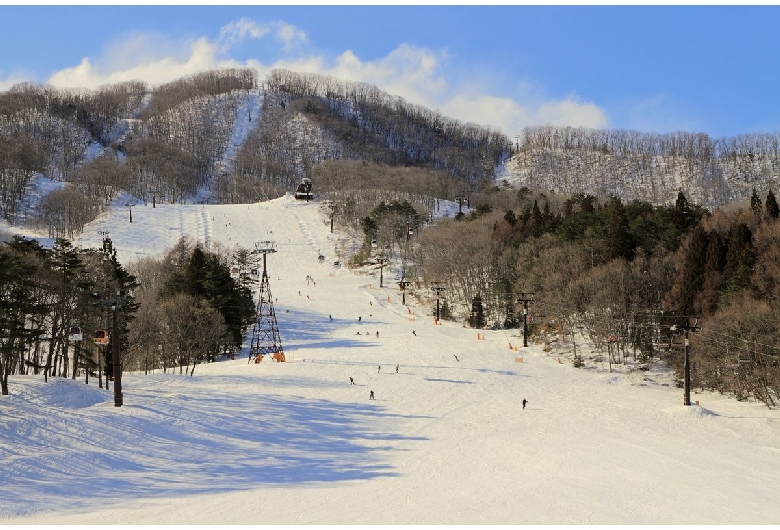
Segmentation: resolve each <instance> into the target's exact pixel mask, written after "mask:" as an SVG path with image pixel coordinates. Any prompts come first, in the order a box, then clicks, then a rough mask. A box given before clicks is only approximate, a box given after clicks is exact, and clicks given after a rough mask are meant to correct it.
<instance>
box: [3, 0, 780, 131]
mask: <svg viewBox="0 0 780 530" xmlns="http://www.w3.org/2000/svg"><path fill="white" fill-rule="evenodd" d="M778 28H780V7H778V6H752V7H738V6H660V5H659V6H577V5H574V6H522V5H517V6H488V7H479V6H441V5H439V6H435V5H434V6H412V5H396V6H382V7H372V6H325V5H309V6H291V5H286V6H241V5H233V6H226V7H220V6H154V5H146V6H143V5H138V6H118V7H110V6H34V5H28V6H0V90H8V89H9V88H10V87H11V86H12V85H13V84H14V83H17V82H20V81H36V82H44V83H51V84H54V85H57V86H63V87H64V86H72V87H87V88H95V87H97V86H99V85H101V84H106V83H113V82H119V81H125V80H128V79H142V80H144V81H147V82H148V83H150V84H152V85H155V84H160V83H164V82H167V81H170V80H173V79H175V78H178V77H181V76H184V75H190V74H192V73H195V72H197V71H200V70H204V69H212V68H219V67H223V66H249V67H253V68H256V69H257V70H258V71H259V72H260V73H261V75H262V74H264V73H265V72H267V71H269V70H270V69H273V68H287V69H290V70H296V71H309V72H315V73H321V74H327V75H333V76H335V77H338V78H341V79H344V80H349V81H360V82H367V83H371V84H374V85H376V86H378V87H379V88H381V89H383V90H385V91H387V92H389V93H391V94H394V95H399V96H402V97H404V98H405V99H406V100H408V101H411V102H414V103H418V104H421V105H425V106H427V107H430V108H432V109H436V110H438V111H439V112H441V113H442V114H444V115H446V116H450V117H453V118H457V119H459V120H461V121H464V122H468V121H471V122H476V123H479V124H481V125H488V126H493V127H496V128H499V129H501V130H502V131H503V132H505V133H506V134H508V135H510V136H514V135H515V134H519V133H521V132H522V129H523V127H526V126H531V125H538V124H544V123H553V124H557V125H572V126H584V127H594V128H614V129H630V130H637V131H642V132H657V133H666V132H671V131H677V130H684V131H690V132H704V133H707V134H709V135H710V136H713V137H721V136H736V135H740V134H748V133H758V132H777V131H780V105H778V104H777V103H776V101H777V98H778V95H779V94H780V30H779V29H778Z"/></svg>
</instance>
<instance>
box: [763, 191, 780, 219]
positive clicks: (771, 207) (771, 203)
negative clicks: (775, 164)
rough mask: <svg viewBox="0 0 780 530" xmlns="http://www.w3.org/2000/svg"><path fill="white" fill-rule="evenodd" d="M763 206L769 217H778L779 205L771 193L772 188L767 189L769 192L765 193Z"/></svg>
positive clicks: (779, 212) (779, 213)
mask: <svg viewBox="0 0 780 530" xmlns="http://www.w3.org/2000/svg"><path fill="white" fill-rule="evenodd" d="M764 207H765V208H766V214H767V216H768V217H769V218H771V219H777V218H778V217H780V206H778V205H777V200H776V199H775V194H774V193H772V190H769V193H767V195H766V202H765V203H764Z"/></svg>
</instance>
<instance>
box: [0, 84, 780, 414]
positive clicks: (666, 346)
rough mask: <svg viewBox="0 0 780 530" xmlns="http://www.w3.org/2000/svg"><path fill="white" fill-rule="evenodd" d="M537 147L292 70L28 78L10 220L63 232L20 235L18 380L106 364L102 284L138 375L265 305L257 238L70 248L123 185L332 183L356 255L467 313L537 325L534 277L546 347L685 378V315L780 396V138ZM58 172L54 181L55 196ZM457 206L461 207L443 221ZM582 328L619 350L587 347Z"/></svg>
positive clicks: (3, 165)
mask: <svg viewBox="0 0 780 530" xmlns="http://www.w3.org/2000/svg"><path fill="white" fill-rule="evenodd" d="M238 133H241V134H238ZM514 140H515V141H514V142H512V141H511V140H510V138H509V137H508V136H506V135H504V134H502V133H500V132H497V131H495V130H492V129H491V128H487V127H481V126H477V125H475V124H463V123H460V122H458V121H456V120H453V119H450V118H446V117H444V116H441V115H440V114H438V113H437V112H434V111H431V110H429V109H426V108H423V107H420V106H418V105H414V104H411V103H409V102H406V101H405V100H403V99H401V98H398V97H395V96H392V95H389V94H387V93H384V92H382V91H381V90H379V89H378V88H376V87H374V86H371V85H367V84H361V83H347V82H343V81H340V80H338V79H335V78H330V77H325V76H317V75H310V74H300V73H294V72H289V71H284V70H277V71H273V72H271V73H270V74H269V75H268V76H267V77H266V78H264V79H259V78H258V77H257V74H256V73H255V72H254V71H252V70H247V69H228V70H219V71H211V72H204V73H201V74H197V75H194V76H191V77H188V78H183V79H180V80H177V81H175V82H172V83H168V84H165V85H161V86H157V87H149V86H147V85H146V84H144V83H140V82H130V83H119V84H115V85H110V86H105V87H102V88H100V89H98V90H94V91H87V90H81V91H79V90H62V89H58V88H54V87H51V86H46V85H39V84H32V83H24V84H20V85H17V86H14V87H13V88H12V89H11V90H9V91H7V92H3V93H0V215H1V216H2V218H3V219H4V220H5V221H7V222H9V223H11V224H30V225H32V226H34V227H37V228H39V229H43V230H45V231H48V233H49V235H50V237H52V238H55V239H56V241H57V243H56V244H55V245H54V247H53V248H52V249H42V248H40V247H38V246H37V244H36V243H34V242H32V241H27V240H23V239H20V238H14V239H9V241H7V242H6V243H5V244H3V245H0V259H2V260H3V267H2V268H1V269H0V304H2V306H0V315H2V316H1V317H0V318H2V320H0V328H1V329H2V339H0V348H2V357H1V358H0V362H2V373H3V374H4V378H3V385H4V386H3V390H4V391H5V390H7V389H6V385H5V382H4V381H5V380H6V379H7V375H8V374H12V373H27V372H32V373H39V372H43V373H44V374H46V375H47V376H48V375H58V376H69V377H74V376H75V375H76V372H77V371H80V372H81V373H84V374H86V376H88V374H89V373H98V374H99V373H100V369H99V368H96V367H95V363H99V364H100V363H102V365H103V366H102V367H103V369H106V366H104V365H105V364H106V362H104V361H106V360H105V359H103V360H101V357H100V355H99V354H98V352H97V351H90V352H80V351H79V352H77V351H75V349H74V348H75V346H74V345H72V344H70V343H69V341H68V340H67V339H68V337H67V335H68V333H67V330H68V328H69V327H70V325H71V324H72V323H73V322H80V323H83V324H84V325H85V326H88V328H89V329H93V328H94V327H95V326H97V325H100V324H101V322H103V321H104V320H105V318H106V311H105V304H104V305H103V306H101V303H100V299H101V297H102V299H103V300H106V299H107V298H106V297H109V298H110V297H111V294H110V293H115V292H116V291H117V290H119V291H125V293H126V296H128V297H129V299H131V301H132V303H128V306H127V310H125V311H123V312H122V315H123V316H122V322H121V325H122V326H123V330H124V331H126V333H123V337H125V338H123V340H125V341H127V344H123V351H125V352H126V354H125V355H126V361H125V362H126V363H127V366H128V367H132V369H139V370H142V369H147V367H148V366H160V363H162V366H163V367H165V369H168V368H171V369H173V368H174V367H178V368H179V369H180V370H187V371H188V372H189V373H192V370H194V367H195V366H196V365H197V363H199V362H204V361H208V360H213V359H214V358H215V357H216V356H217V355H222V354H229V353H230V352H231V351H232V350H233V349H234V348H235V347H237V345H240V343H241V340H240V339H241V337H242V333H244V332H245V326H246V324H247V322H249V321H250V320H251V317H252V311H253V309H252V307H251V306H252V303H251V295H250V294H249V293H250V288H251V285H250V284H251V280H250V279H249V278H247V276H246V275H245V274H244V275H240V276H239V277H234V276H235V275H233V276H231V275H230V274H229V272H228V271H229V269H230V268H233V267H236V266H237V265H236V264H237V263H243V264H244V265H246V261H247V259H248V256H247V253H246V252H240V251H236V252H235V253H230V252H226V251H224V250H218V251H216V252H212V251H207V250H205V249H203V248H201V247H200V246H198V245H197V244H195V243H193V242H189V241H182V242H180V243H179V244H178V245H177V246H176V248H174V249H172V250H171V251H170V252H169V254H168V255H166V256H165V257H164V258H163V259H162V261H159V262H158V261H154V260H152V261H148V262H142V263H134V264H129V265H128V269H127V270H130V271H131V272H127V271H126V270H125V269H124V268H123V267H122V265H121V264H119V263H116V260H115V258H113V257H111V256H110V255H108V256H106V254H105V253H104V252H102V251H94V252H92V251H81V250H74V249H73V248H72V247H70V246H69V240H70V239H72V238H74V237H75V236H76V235H78V234H79V233H81V232H82V231H83V230H84V228H85V227H86V225H87V224H88V223H89V222H90V221H91V220H93V219H95V218H96V217H97V216H98V215H99V214H100V213H101V212H102V211H104V210H105V209H106V208H107V207H108V206H109V204H110V203H111V201H112V200H114V198H115V197H117V196H118V194H119V193H120V192H121V191H124V192H126V193H128V194H129V195H131V196H132V197H134V200H136V201H150V202H153V201H157V202H161V203H162V202H168V203H184V202H188V201H192V200H193V199H194V198H195V197H206V198H208V200H210V201H214V202H220V203H242V202H253V201H258V200H267V199H270V198H275V197H278V196H281V195H283V194H285V193H287V192H291V191H293V190H294V189H295V187H296V185H297V184H298V183H299V182H300V180H301V179H302V178H310V179H312V181H313V182H314V189H315V193H316V194H317V195H318V197H319V199H320V200H322V201H323V202H324V201H325V200H327V201H328V202H327V203H326V204H327V205H326V206H324V207H323V213H324V215H326V216H331V217H332V218H333V220H334V222H335V223H336V224H337V225H338V226H339V229H340V230H343V231H345V233H347V234H350V235H351V236H352V237H354V238H355V239H356V240H358V241H359V243H360V244H358V245H357V249H356V250H355V249H353V248H349V249H348V248H346V247H345V248H341V249H340V252H341V254H342V255H343V256H344V257H345V258H348V259H345V260H344V261H345V262H346V263H348V264H349V265H350V266H354V267H357V266H364V265H367V264H369V265H370V264H371V263H376V258H377V253H378V252H382V253H383V255H385V256H386V257H389V258H391V259H396V260H398V263H399V264H400V267H401V270H402V273H403V274H404V275H405V276H406V277H407V278H410V279H414V280H415V281H414V283H415V284H416V285H418V286H419V287H420V288H419V289H417V290H415V291H413V292H412V294H411V295H412V296H419V297H421V298H425V297H426V296H428V297H429V296H430V293H427V294H426V291H425V289H423V288H422V287H423V286H425V285H428V284H429V282H434V281H435V282H441V285H443V286H444V287H445V288H446V297H445V300H444V307H443V316H444V317H445V318H452V319H458V320H462V321H463V322H464V323H467V324H469V325H472V326H475V327H489V328H504V329H511V328H516V327H517V326H518V325H519V320H520V318H522V317H521V316H519V314H518V304H517V297H518V293H534V301H533V305H532V308H531V311H530V317H529V322H530V324H531V329H532V333H534V336H535V340H538V341H542V342H544V343H545V344H546V346H545V347H546V348H548V349H550V350H551V351H559V350H561V348H563V349H566V351H571V352H573V359H574V362H575V364H576V365H577V366H588V364H589V363H594V362H605V361H606V362H607V363H608V364H609V366H610V367H611V366H612V365H613V363H622V362H625V360H626V359H627V358H631V359H633V361H635V362H636V363H638V364H639V365H640V366H642V367H647V366H649V365H650V364H651V363H653V362H658V361H663V362H666V363H667V364H668V365H669V366H672V367H673V368H674V369H675V370H677V371H678V373H679V370H680V367H681V355H680V348H681V346H680V345H679V344H680V342H681V340H682V337H681V335H680V333H673V332H672V331H679V330H680V329H687V328H688V327H690V328H691V329H692V330H694V332H692V333H691V337H690V343H691V347H692V349H693V352H694V356H693V372H692V376H693V381H694V384H695V385H697V386H699V387H701V388H707V389H714V390H717V391H720V392H726V393H733V394H734V395H736V396H738V397H740V398H745V397H754V398H756V399H759V400H761V401H763V402H765V403H767V405H768V406H772V405H774V404H776V400H777V399H778V391H779V390H780V367H779V363H780V356H779V355H778V349H777V347H776V346H773V344H778V340H777V339H778V338H780V337H779V336H778V335H780V325H778V322H780V318H778V317H779V316H780V315H778V307H780V304H778V303H777V301H778V298H777V297H778V294H780V292H779V291H778V289H780V288H778V285H780V270H778V265H777V263H779V262H780V261H778V258H780V256H779V255H778V252H780V251H779V250H778V249H779V248H780V246H779V245H778V243H780V241H778V237H779V236H778V221H777V218H778V206H777V201H776V198H775V195H774V193H773V190H776V189H778V181H779V179H780V163H779V162H778V159H779V157H780V153H779V152H778V151H780V135H778V134H749V135H743V136H739V137H735V138H723V139H712V138H709V137H708V136H707V135H704V134H700V133H688V132H677V133H671V134H651V133H639V132H634V131H614V130H590V129H581V128H572V127H553V126H539V127H529V128H526V129H524V130H523V131H521V134H518V135H517V136H515V137H514ZM41 176H44V177H45V178H48V179H49V180H50V181H52V182H53V183H54V186H53V188H54V190H53V191H51V192H50V193H48V194H46V195H45V196H41V197H37V196H36V193H35V191H36V190H35V184H36V182H37V180H36V179H38V178H40V177H41ZM510 183H511V184H510ZM204 191H205V192H206V193H203V192H204ZM442 200H449V201H453V200H457V201H459V202H460V204H461V208H460V210H461V212H460V213H459V214H458V215H457V216H456V217H455V218H454V219H444V220H437V218H438V217H439V214H440V210H439V208H440V203H441V201H442ZM12 264H13V265H12ZM109 264H110V265H109ZM244 265H241V266H240V267H239V269H241V270H243V269H244V268H246V267H244ZM20 293H25V295H29V296H26V298H20ZM94 293H97V294H94ZM225 296H227V297H228V298H230V301H229V303H228V302H227V301H226V300H225V298H224V297H225ZM476 298H479V300H480V302H481V307H480V311H479V312H478V314H476V313H475V312H474V311H473V309H474V307H475V306H474V301H475V299H476ZM22 299H24V300H31V301H30V302H27V301H25V302H24V303H21V302H19V300H22ZM180 308H186V310H187V311H188V312H187V313H182V312H181V311H180ZM230 308H232V309H230ZM135 322H140V323H143V325H137V324H135ZM193 322H199V323H200V324H199V325H198V326H197V327H198V329H209V330H212V331H213V334H212V335H209V336H208V337H199V338H198V341H199V342H198V344H201V345H203V346H202V347H196V346H193V344H191V343H188V342H187V340H188V339H190V338H191V337H192V336H194V333H195V331H194V330H189V328H188V327H187V326H188V325H189V324H192V323H193ZM103 325H106V324H103ZM161 326H162V327H161ZM174 329H175V330H178V331H176V332H174V331H172V330H174ZM187 330H189V331H187ZM699 330H700V331H699ZM582 340H586V341H587V342H588V345H589V346H590V347H591V348H592V349H594V350H595V351H596V352H597V355H596V356H594V357H593V358H585V357H584V356H583V355H582V354H581V351H582V350H581V349H580V350H578V343H577V342H578V341H582ZM185 351H187V352H188V353H187V354H186V355H185V354H184V353H182V352H185ZM561 351H562V350H561ZM74 367H75V369H74Z"/></svg>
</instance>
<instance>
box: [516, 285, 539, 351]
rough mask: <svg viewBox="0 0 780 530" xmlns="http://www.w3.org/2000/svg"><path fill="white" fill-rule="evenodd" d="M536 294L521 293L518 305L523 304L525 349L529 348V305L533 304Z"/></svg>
mask: <svg viewBox="0 0 780 530" xmlns="http://www.w3.org/2000/svg"><path fill="white" fill-rule="evenodd" d="M534 302H535V300H534V293H519V296H518V297H517V303H518V304H523V348H527V347H528V304H533V303H534Z"/></svg>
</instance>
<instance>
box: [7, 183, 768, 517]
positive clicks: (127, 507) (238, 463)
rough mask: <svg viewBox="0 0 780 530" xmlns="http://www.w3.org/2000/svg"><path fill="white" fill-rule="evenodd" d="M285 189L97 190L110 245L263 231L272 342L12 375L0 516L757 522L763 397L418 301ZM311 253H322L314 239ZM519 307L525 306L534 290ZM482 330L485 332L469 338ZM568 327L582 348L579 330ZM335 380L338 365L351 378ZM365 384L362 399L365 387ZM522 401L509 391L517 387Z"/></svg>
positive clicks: (88, 239)
mask: <svg viewBox="0 0 780 530" xmlns="http://www.w3.org/2000/svg"><path fill="white" fill-rule="evenodd" d="M322 206H323V205H322V204H321V203H318V202H311V203H306V202H301V201H295V200H293V199H292V198H291V197H289V196H287V197H282V198H279V199H275V200H271V201H266V202H262V203H253V204H236V205H214V204H204V205H200V204H196V205H160V204H158V205H156V207H152V205H151V203H149V204H147V205H139V206H137V207H135V208H133V223H132V224H131V223H129V222H127V219H126V213H127V212H126V211H124V210H123V209H117V210H112V212H111V213H110V215H104V216H102V217H101V218H100V219H99V220H98V221H97V222H95V223H91V224H89V225H87V226H86V228H85V231H84V233H83V234H82V235H81V236H79V237H78V238H76V239H75V244H77V245H79V246H84V247H94V246H96V245H98V244H99V242H100V238H101V234H100V232H101V231H103V232H109V233H110V235H111V238H112V240H113V242H114V245H115V247H116V249H117V252H118V255H119V257H120V259H121V260H122V261H123V262H124V263H129V262H132V261H133V260H135V259H137V258H142V257H152V256H160V255H161V254H162V253H163V252H164V251H166V249H167V248H168V247H169V246H170V245H171V244H172V243H173V242H175V241H176V240H178V239H179V238H180V237H181V236H182V235H187V236H189V237H190V238H192V239H193V240H195V241H198V242H200V244H202V245H203V246H212V247H214V246H215V245H216V242H221V244H224V245H233V244H240V245H243V246H245V247H249V248H251V247H252V245H253V244H254V243H255V242H257V241H263V240H266V239H268V240H274V241H275V243H276V245H277V247H276V248H277V252H275V253H273V254H270V255H269V256H268V275H269V284H270V289H271V291H272V293H273V296H274V300H275V309H276V316H277V320H278V326H279V331H280V336H281V341H282V345H283V348H284V353H285V357H286V362H283V363H281V362H272V360H271V359H270V358H266V359H264V360H263V361H262V362H261V363H259V364H256V363H254V362H253V363H248V362H247V361H248V359H247V353H248V343H245V344H244V347H243V348H242V350H241V351H240V352H239V354H238V356H237V357H236V358H235V359H233V360H231V359H229V358H228V359H222V360H220V361H218V362H214V363H208V364H203V365H200V366H199V367H198V369H197V370H196V371H195V372H194V375H192V376H188V375H182V374H179V373H177V372H174V373H172V372H171V371H168V372H167V373H163V372H162V371H161V370H160V369H159V368H158V369H155V370H153V371H150V372H149V373H147V374H145V373H143V371H140V372H128V373H125V375H124V378H123V391H124V404H123V406H122V407H115V406H114V403H113V399H112V393H111V391H110V390H108V389H105V388H98V386H97V385H96V384H95V381H94V379H91V380H90V382H89V384H85V382H84V380H83V378H81V377H80V378H79V379H77V380H71V379H65V378H50V379H49V381H48V382H44V380H43V378H42V376H33V375H25V376H22V375H16V376H12V377H11V379H10V382H9V384H10V387H11V392H10V395H8V396H1V397H0V461H2V462H3V465H2V466H0V483H2V492H3V494H2V495H0V521H2V522H3V523H4V524H11V525H21V524H47V525H48V524H101V525H103V524H183V525H190V524H775V523H776V522H777V521H778V520H780V506H778V504H777V502H776V489H777V488H776V482H777V477H778V476H780V458H778V455H780V441H779V440H780V423H779V422H778V418H777V411H776V410H769V409H768V408H767V407H765V406H763V405H761V404H758V403H755V402H739V401H736V400H733V399H730V398H728V397H725V396H721V395H719V394H718V393H713V392H697V393H695V394H694V396H693V399H695V401H696V404H695V405H694V406H690V407H686V406H683V405H682V391H681V389H679V388H676V387H675V385H674V383H673V381H672V379H671V378H669V377H668V375H666V373H665V372H662V371H657V370H650V371H646V372H643V371H640V370H638V369H636V368H637V366H636V364H634V363H633V362H632V361H631V360H630V359H629V360H628V361H627V362H626V363H625V364H623V365H621V366H619V367H614V369H613V370H612V371H610V370H609V369H608V368H610V367H608V366H607V365H606V363H604V362H602V363H600V364H599V363H592V364H589V365H588V366H587V367H586V368H584V369H578V368H575V367H573V366H572V362H571V360H572V356H571V355H572V354H571V344H570V343H566V341H565V340H562V341H561V342H560V343H555V344H554V345H553V347H552V349H550V350H549V351H545V349H544V348H543V345H542V344H535V343H533V342H532V343H530V344H529V346H528V347H527V348H524V347H523V346H522V339H521V338H520V337H519V336H518V334H517V331H516V330H511V331H510V330H496V331H491V330H474V329H471V328H467V327H464V326H462V325H461V324H459V323H455V322H448V321H442V322H440V323H439V324H438V325H437V323H435V322H434V319H433V317H432V314H431V312H432V307H433V303H434V302H435V298H432V296H431V295H432V293H431V292H430V290H429V289H428V287H427V286H426V285H422V286H415V285H412V286H410V289H411V290H410V292H409V293H407V294H408V295H409V296H407V297H406V304H405V305H404V304H402V303H401V301H402V293H401V292H399V290H398V285H397V283H396V282H395V279H396V275H397V274H398V273H399V272H400V271H399V266H400V265H401V264H400V262H398V261H394V262H391V263H389V264H388V265H386V267H385V269H384V285H383V286H381V287H380V280H379V277H378V272H379V271H377V270H376V267H366V268H361V269H354V270H350V269H348V268H347V267H336V266H334V261H335V258H337V257H338V256H337V255H336V250H337V249H338V248H345V247H348V242H347V241H344V238H348V237H349V236H348V234H345V233H343V232H340V231H338V230H336V231H335V232H334V233H331V232H330V227H329V222H328V215H327V209H325V208H323V207H322ZM319 255H324V257H325V258H326V259H324V260H319V259H318V257H319ZM532 310H533V309H532ZM478 337H483V338H478ZM580 347H582V346H580ZM350 378H352V379H353V380H354V384H350ZM371 392H373V394H374V397H375V399H374V400H371V399H369V397H370V393H371ZM524 400H527V403H526V404H523V401H524Z"/></svg>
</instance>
